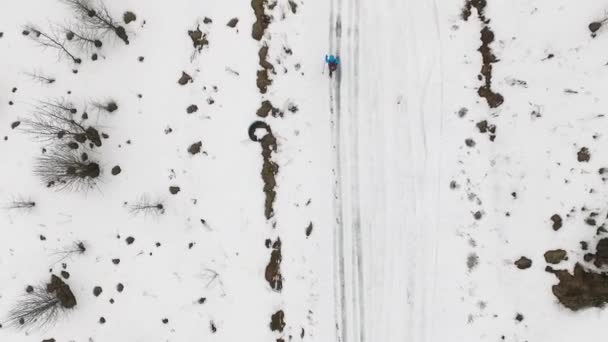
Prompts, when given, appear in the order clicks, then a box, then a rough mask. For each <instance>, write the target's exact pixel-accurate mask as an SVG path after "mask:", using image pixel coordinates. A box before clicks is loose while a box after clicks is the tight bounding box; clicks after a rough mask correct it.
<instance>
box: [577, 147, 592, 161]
mask: <svg viewBox="0 0 608 342" xmlns="http://www.w3.org/2000/svg"><path fill="white" fill-rule="evenodd" d="M576 159H577V160H578V161H579V162H581V163H587V162H589V160H590V159H591V153H590V152H589V149H588V148H587V147H582V148H581V149H580V150H579V151H578V152H577V153H576Z"/></svg>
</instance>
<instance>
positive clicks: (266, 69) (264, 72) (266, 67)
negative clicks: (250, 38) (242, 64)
mask: <svg viewBox="0 0 608 342" xmlns="http://www.w3.org/2000/svg"><path fill="white" fill-rule="evenodd" d="M258 57H259V59H260V66H261V67H262V69H261V70H258V72H257V80H256V83H257V86H258V89H259V90H260V93H262V94H265V93H266V91H267V90H268V87H269V86H270V85H271V84H272V80H271V79H270V73H271V72H274V66H273V65H272V64H271V63H270V62H268V46H266V45H264V46H262V47H261V48H260V51H258Z"/></svg>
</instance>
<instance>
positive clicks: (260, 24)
mask: <svg viewBox="0 0 608 342" xmlns="http://www.w3.org/2000/svg"><path fill="white" fill-rule="evenodd" d="M266 3H267V1H266V0H251V7H252V8H253V12H254V14H255V22H254V23H253V27H252V29H251V37H253V39H255V40H262V37H263V36H264V33H265V32H266V29H267V28H268V25H270V21H271V18H270V16H269V15H267V14H266V9H265V8H264V6H265V5H266Z"/></svg>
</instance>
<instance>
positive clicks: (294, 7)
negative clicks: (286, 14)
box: [289, 0, 298, 14]
mask: <svg viewBox="0 0 608 342" xmlns="http://www.w3.org/2000/svg"><path fill="white" fill-rule="evenodd" d="M289 9H291V13H293V14H296V13H297V12H298V4H296V2H295V1H293V0H289Z"/></svg>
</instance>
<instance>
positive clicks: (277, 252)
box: [265, 238, 283, 292]
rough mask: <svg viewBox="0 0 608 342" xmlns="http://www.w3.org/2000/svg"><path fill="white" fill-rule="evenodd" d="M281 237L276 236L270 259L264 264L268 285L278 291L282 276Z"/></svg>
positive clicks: (280, 287)
mask: <svg viewBox="0 0 608 342" xmlns="http://www.w3.org/2000/svg"><path fill="white" fill-rule="evenodd" d="M282 259H283V256H282V254H281V239H280V238H277V241H275V242H274V243H273V244H272V252H271V253H270V261H269V262H268V265H266V272H265V278H266V281H267V282H268V284H269V285H270V287H271V288H272V289H273V290H275V291H278V292H280V291H281V290H282V289H283V276H282V275H281V261H282Z"/></svg>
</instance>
